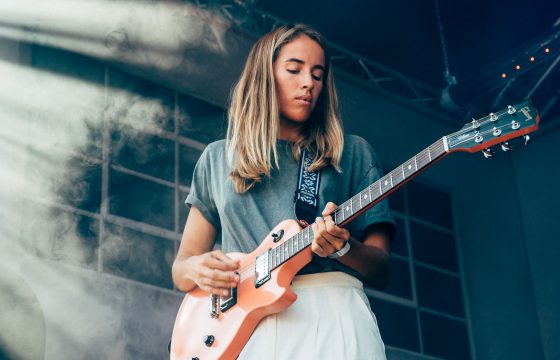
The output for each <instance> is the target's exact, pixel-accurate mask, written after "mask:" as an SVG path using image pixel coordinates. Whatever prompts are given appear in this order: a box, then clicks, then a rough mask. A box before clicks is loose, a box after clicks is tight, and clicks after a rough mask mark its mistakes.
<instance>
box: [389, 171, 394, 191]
mask: <svg viewBox="0 0 560 360" xmlns="http://www.w3.org/2000/svg"><path fill="white" fill-rule="evenodd" d="M389 180H391V188H392V187H393V186H394V185H393V172H392V171H391V172H390V173H389Z"/></svg>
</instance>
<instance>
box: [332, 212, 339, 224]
mask: <svg viewBox="0 0 560 360" xmlns="http://www.w3.org/2000/svg"><path fill="white" fill-rule="evenodd" d="M337 213H338V208H336V210H335V211H334V216H333V219H334V223H335V224H337V225H338V219H337V216H336V215H337Z"/></svg>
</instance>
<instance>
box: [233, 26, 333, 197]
mask: <svg viewBox="0 0 560 360" xmlns="http://www.w3.org/2000/svg"><path fill="white" fill-rule="evenodd" d="M300 35H306V36H308V37H309V38H311V39H312V40H314V41H316V42H317V43H318V44H319V45H320V46H321V48H322V49H323V52H324V55H325V73H324V75H323V79H325V80H323V81H324V83H323V89H322V91H321V94H320V95H319V98H318V101H317V105H316V106H315V108H314V110H313V112H312V114H311V116H310V118H309V119H308V120H307V121H306V123H305V125H304V127H303V129H302V133H303V137H302V138H300V139H298V140H297V141H296V142H295V143H294V144H293V146H292V153H293V156H294V158H295V159H296V160H297V161H299V158H300V156H301V147H302V146H304V147H306V148H307V149H308V150H309V151H310V153H311V154H312V155H313V158H314V160H313V163H312V164H311V166H310V167H309V169H308V170H309V171H316V170H318V169H321V168H324V167H326V166H328V165H332V166H333V167H334V168H335V169H336V170H337V171H339V172H340V171H341V170H340V167H339V164H340V158H341V157H342V148H343V146H344V136H343V132H342V124H341V120H340V115H339V111H338V97H337V95H336V89H335V86H334V78H333V74H332V70H331V61H330V56H329V54H328V48H327V44H326V41H325V40H324V38H323V37H322V36H321V34H319V33H318V32H317V31H315V30H314V29H312V28H310V27H308V26H306V25H302V24H297V25H284V26H282V27H279V28H277V29H275V30H273V31H271V32H270V33H268V34H266V35H264V36H263V37H261V38H260V39H259V40H258V41H257V42H256V43H255V44H254V45H253V47H252V48H251V51H250V53H249V57H248V58H247V62H246V63H245V67H244V69H243V73H242V74H241V78H240V79H239V81H238V83H237V84H236V85H235V88H234V89H233V92H232V94H231V101H230V105H229V109H228V129H227V136H226V137H227V158H228V161H229V163H230V165H231V166H232V168H233V170H232V171H231V173H230V178H231V179H232V181H233V183H234V185H235V190H236V191H237V192H238V193H244V192H246V191H247V190H249V189H251V188H252V187H253V186H255V184H257V183H259V182H261V181H262V180H263V178H264V177H268V178H270V176H271V170H272V168H273V166H272V161H274V166H275V167H276V168H277V169H279V166H278V154H277V149H276V142H277V137H278V128H279V123H280V112H279V106H278V100H277V94H276V86H275V79H274V71H273V69H274V68H273V65H274V62H275V61H276V59H277V57H278V55H279V53H280V50H281V49H282V46H284V45H285V44H287V43H289V42H290V41H292V40H293V39H295V38H296V37H297V36H300ZM294 181H295V179H294Z"/></svg>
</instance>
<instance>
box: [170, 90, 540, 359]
mask: <svg viewBox="0 0 560 360" xmlns="http://www.w3.org/2000/svg"><path fill="white" fill-rule="evenodd" d="M538 124H539V115H538V112H537V110H536V109H535V108H534V107H533V106H532V105H531V103H530V102H529V101H526V102H523V103H521V104H518V105H516V106H509V107H508V108H507V109H504V110H501V111H498V112H496V113H491V114H489V115H488V116H485V117H483V118H480V119H478V120H473V121H472V122H469V123H467V124H465V125H464V126H463V127H462V128H461V129H460V130H459V131H457V132H454V133H452V134H449V135H446V136H444V137H442V138H441V139H439V140H437V141H436V142H435V143H433V144H432V145H430V146H428V147H427V148H426V149H424V150H422V151H421V152H420V153H418V154H417V155H416V156H414V157H412V158H411V159H409V160H408V161H406V162H404V163H403V164H402V165H400V166H398V167H397V168H396V169H394V170H393V171H391V172H390V173H388V174H386V175H385V176H383V177H382V178H381V179H379V180H377V181H376V182H374V183H373V184H371V185H369V186H368V187H366V188H365V189H363V190H362V191H360V192H359V193H358V194H356V195H354V196H353V197H352V198H351V199H349V200H347V201H345V202H344V203H342V204H340V205H339V206H338V207H337V208H336V210H335V212H334V213H333V214H332V216H333V220H334V221H335V223H336V224H337V225H338V226H344V225H346V224H348V223H349V222H350V221H352V220H353V219H354V218H356V217H357V216H358V215H360V214H361V213H363V212H364V211H366V210H367V209H369V208H371V207H372V206H374V205H375V204H377V203H378V202H379V201H381V200H382V199H383V198H385V197H387V196H388V195H389V194H391V193H392V192H394V191H395V190H396V189H398V188H400V187H401V186H402V185H404V184H405V183H406V182H408V181H409V180H410V179H412V178H413V177H415V176H417V175H418V174H420V173H421V172H422V171H424V170H426V169H427V168H428V167H430V166H431V165H432V164H434V163H435V162H436V161H438V160H440V159H442V158H443V157H444V156H446V155H447V154H450V153H452V152H456V151H467V152H471V153H474V152H477V151H482V153H483V155H484V156H485V157H486V158H490V157H492V156H493V152H492V150H491V149H490V147H491V146H494V145H497V144H500V146H501V148H502V150H504V151H509V150H512V145H511V144H510V143H509V140H511V139H513V138H518V137H523V139H524V142H525V145H527V142H528V140H529V135H528V134H529V133H531V132H533V131H536V130H537V128H538ZM312 240H313V230H312V227H311V226H308V227H305V228H303V229H302V227H301V226H300V224H299V223H298V222H297V221H296V220H284V221H282V222H281V223H279V224H278V225H277V226H276V227H275V228H274V229H273V230H272V231H271V232H270V233H269V234H268V236H267V237H266V238H265V239H264V240H263V242H262V243H261V245H260V246H259V247H258V248H257V249H256V250H255V251H253V252H252V253H250V254H242V253H230V254H227V255H228V256H229V257H230V258H232V259H240V268H239V270H238V273H239V276H240V281H239V284H238V286H237V288H233V289H231V292H230V296H229V297H219V296H216V295H210V294H209V293H207V292H205V291H202V290H201V289H200V288H194V289H193V290H191V291H189V292H188V293H187V294H186V295H185V298H184V300H183V303H182V304H181V307H180V309H179V313H178V314H177V319H176V321H175V327H174V329H173V336H172V340H171V347H170V352H171V359H172V360H192V359H200V360H206V359H234V358H236V357H237V356H238V355H239V353H240V352H241V350H242V349H243V347H244V346H245V344H246V343H247V341H248V340H249V337H250V336H251V334H252V333H253V330H254V329H255V327H256V326H257V324H258V323H259V321H260V320H261V319H262V318H264V317H265V316H268V315H271V314H275V313H278V312H280V311H282V310H284V309H286V308H287V307H288V306H290V305H291V304H292V303H293V302H294V301H295V300H296V297H297V296H296V294H295V293H294V292H292V291H291V290H290V283H291V281H292V279H293V278H294V276H295V275H296V273H297V272H298V271H299V270H300V269H301V268H303V267H304V266H305V265H306V264H307V263H309V262H310V261H311V256H312V252H311V247H310V245H311V242H312Z"/></svg>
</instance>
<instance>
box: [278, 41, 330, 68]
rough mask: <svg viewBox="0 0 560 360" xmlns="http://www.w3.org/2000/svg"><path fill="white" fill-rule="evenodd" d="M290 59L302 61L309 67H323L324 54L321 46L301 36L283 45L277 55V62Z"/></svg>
mask: <svg viewBox="0 0 560 360" xmlns="http://www.w3.org/2000/svg"><path fill="white" fill-rule="evenodd" d="M291 58H295V59H299V60H303V61H304V63H307V64H309V65H311V66H314V65H323V66H324V65H325V53H324V51H323V48H322V47H321V45H319V44H318V43H317V42H316V41H315V40H313V39H311V38H310V37H309V36H307V35H303V34H302V35H299V36H297V37H295V38H294V39H292V40H291V41H290V42H289V43H287V44H284V46H282V49H281V50H280V53H279V54H278V60H282V61H285V60H287V59H291Z"/></svg>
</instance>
